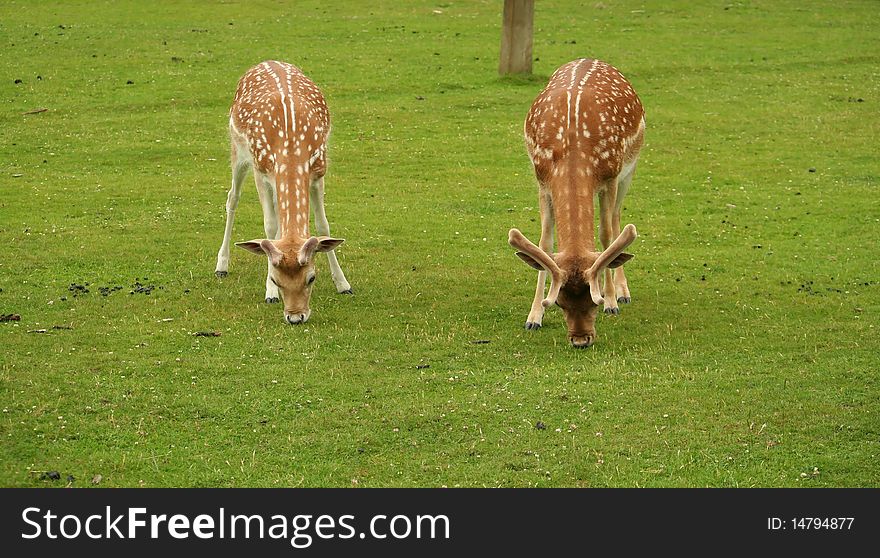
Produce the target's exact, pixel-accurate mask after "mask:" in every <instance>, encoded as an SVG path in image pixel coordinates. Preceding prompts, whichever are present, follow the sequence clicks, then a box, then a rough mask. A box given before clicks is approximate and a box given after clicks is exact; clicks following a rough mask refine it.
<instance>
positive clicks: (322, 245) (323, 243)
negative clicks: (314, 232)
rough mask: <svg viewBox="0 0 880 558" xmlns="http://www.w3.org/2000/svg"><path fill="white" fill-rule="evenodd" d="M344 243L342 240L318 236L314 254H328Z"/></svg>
mask: <svg viewBox="0 0 880 558" xmlns="http://www.w3.org/2000/svg"><path fill="white" fill-rule="evenodd" d="M343 242H345V239H344V238H330V237H329V236H319V237H318V247H317V248H316V249H315V251H316V252H329V251H330V250H333V249H334V248H336V247H337V246H339V245H340V244H342V243H343Z"/></svg>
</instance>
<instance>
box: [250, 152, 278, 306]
mask: <svg viewBox="0 0 880 558" xmlns="http://www.w3.org/2000/svg"><path fill="white" fill-rule="evenodd" d="M254 179H255V181H256V183H257V193H258V194H259V195H260V205H261V206H262V208H263V231H264V232H265V233H266V238H268V239H270V240H273V239H276V238H277V235H278V210H277V208H276V205H277V204H276V201H275V187H274V185H273V184H274V181H273V180H270V179H269V176H268V175H265V174H263V173H261V172H259V171H257V170H256V169H254ZM266 265H267V266H268V267H267V271H266V302H268V303H276V302H279V300H280V295H279V294H278V286H277V285H275V283H274V282H273V281H272V261H271V260H270V259H269V258H266Z"/></svg>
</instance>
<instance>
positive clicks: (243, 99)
mask: <svg viewBox="0 0 880 558" xmlns="http://www.w3.org/2000/svg"><path fill="white" fill-rule="evenodd" d="M229 132H230V137H231V140H232V187H231V188H230V190H229V195H228V196H227V198H226V230H225V233H224V236H223V244H222V245H221V246H220V252H219V253H218V255H217V268H216V274H217V276H218V277H224V276H226V274H227V271H228V269H229V242H230V239H231V237H232V223H233V220H234V218H235V210H236V208H237V207H238V201H239V198H240V196H241V184H242V182H243V181H244V178H245V176H246V175H247V171H248V169H249V168H253V171H254V179H255V180H256V183H257V192H258V194H259V196H260V204H261V205H262V208H263V229H264V231H265V233H266V238H263V239H257V240H251V241H248V242H237V243H236V244H235V245H236V246H239V247H241V248H244V249H245V250H248V251H250V252H253V253H255V254H259V255H264V256H266V258H267V260H268V273H267V276H266V302H278V299H279V296H280V297H281V299H282V300H283V302H284V319H285V320H286V321H287V323H290V324H300V323H304V322H306V321H307V320H308V319H309V316H310V315H311V310H310V309H309V298H310V297H311V291H312V284H313V282H314V281H315V255H316V254H317V253H318V252H325V253H326V254H327V260H328V262H329V264H330V275H331V277H332V278H333V283H334V284H335V285H336V290H337V292H339V293H342V294H351V292H352V291H351V285H349V283H348V281H347V280H346V279H345V275H344V274H343V273H342V269H341V268H340V267H339V262H338V261H337V259H336V254H335V253H334V251H333V250H334V248H336V247H337V246H339V245H340V244H341V243H342V242H343V240H342V239H339V238H332V237H330V225H329V224H328V222H327V216H326V214H325V213H324V173H325V172H326V171H327V137H328V135H329V134H330V113H329V111H328V109H327V103H326V102H325V100H324V96H323V95H322V94H321V91H320V90H319V89H318V87H317V86H316V85H315V84H314V82H312V80H310V79H309V78H308V77H306V76H305V75H304V74H303V73H302V71H301V70H300V69H299V68H297V67H295V66H292V65H290V64H287V63H284V62H277V61H266V62H263V63H261V64H257V65H256V66H254V67H253V68H251V69H250V70H248V71H247V72H246V73H245V74H244V76H243V77H242V78H241V80H240V81H239V82H238V89H237V91H236V93H235V99H234V101H233V103H232V108H231V109H230V113H229ZM310 206H311V207H312V209H313V210H314V213H315V228H316V229H317V232H318V234H319V235H320V236H310V235H309V207H310Z"/></svg>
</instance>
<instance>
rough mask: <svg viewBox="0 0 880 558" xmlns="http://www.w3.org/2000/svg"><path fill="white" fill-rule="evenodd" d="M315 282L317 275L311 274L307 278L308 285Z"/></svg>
mask: <svg viewBox="0 0 880 558" xmlns="http://www.w3.org/2000/svg"><path fill="white" fill-rule="evenodd" d="M314 282H315V276H314V275H310V276H309V278H308V279H307V280H306V285H311V284H312V283H314Z"/></svg>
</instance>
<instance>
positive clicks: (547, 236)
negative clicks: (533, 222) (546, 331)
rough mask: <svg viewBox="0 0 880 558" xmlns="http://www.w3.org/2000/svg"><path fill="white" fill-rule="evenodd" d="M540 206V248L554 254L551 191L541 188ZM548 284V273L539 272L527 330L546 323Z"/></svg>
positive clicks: (539, 194)
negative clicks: (542, 302)
mask: <svg viewBox="0 0 880 558" xmlns="http://www.w3.org/2000/svg"><path fill="white" fill-rule="evenodd" d="M538 204H539V207H540V209H541V239H540V240H539V241H538V247H539V248H540V249H541V250H543V251H545V252H547V253H548V254H552V253H553V203H552V200H551V199H550V193H549V191H545V190H544V188H541V189H540V190H539V192H538ZM546 283H547V272H546V271H539V272H538V284H537V286H536V287H535V298H534V299H533V300H532V308H531V310H529V317H528V318H526V326H525V327H526V329H538V328H540V327H541V325H542V323H543V321H544V306H543V305H542V304H541V301H542V300H544V287H545V286H546Z"/></svg>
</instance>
